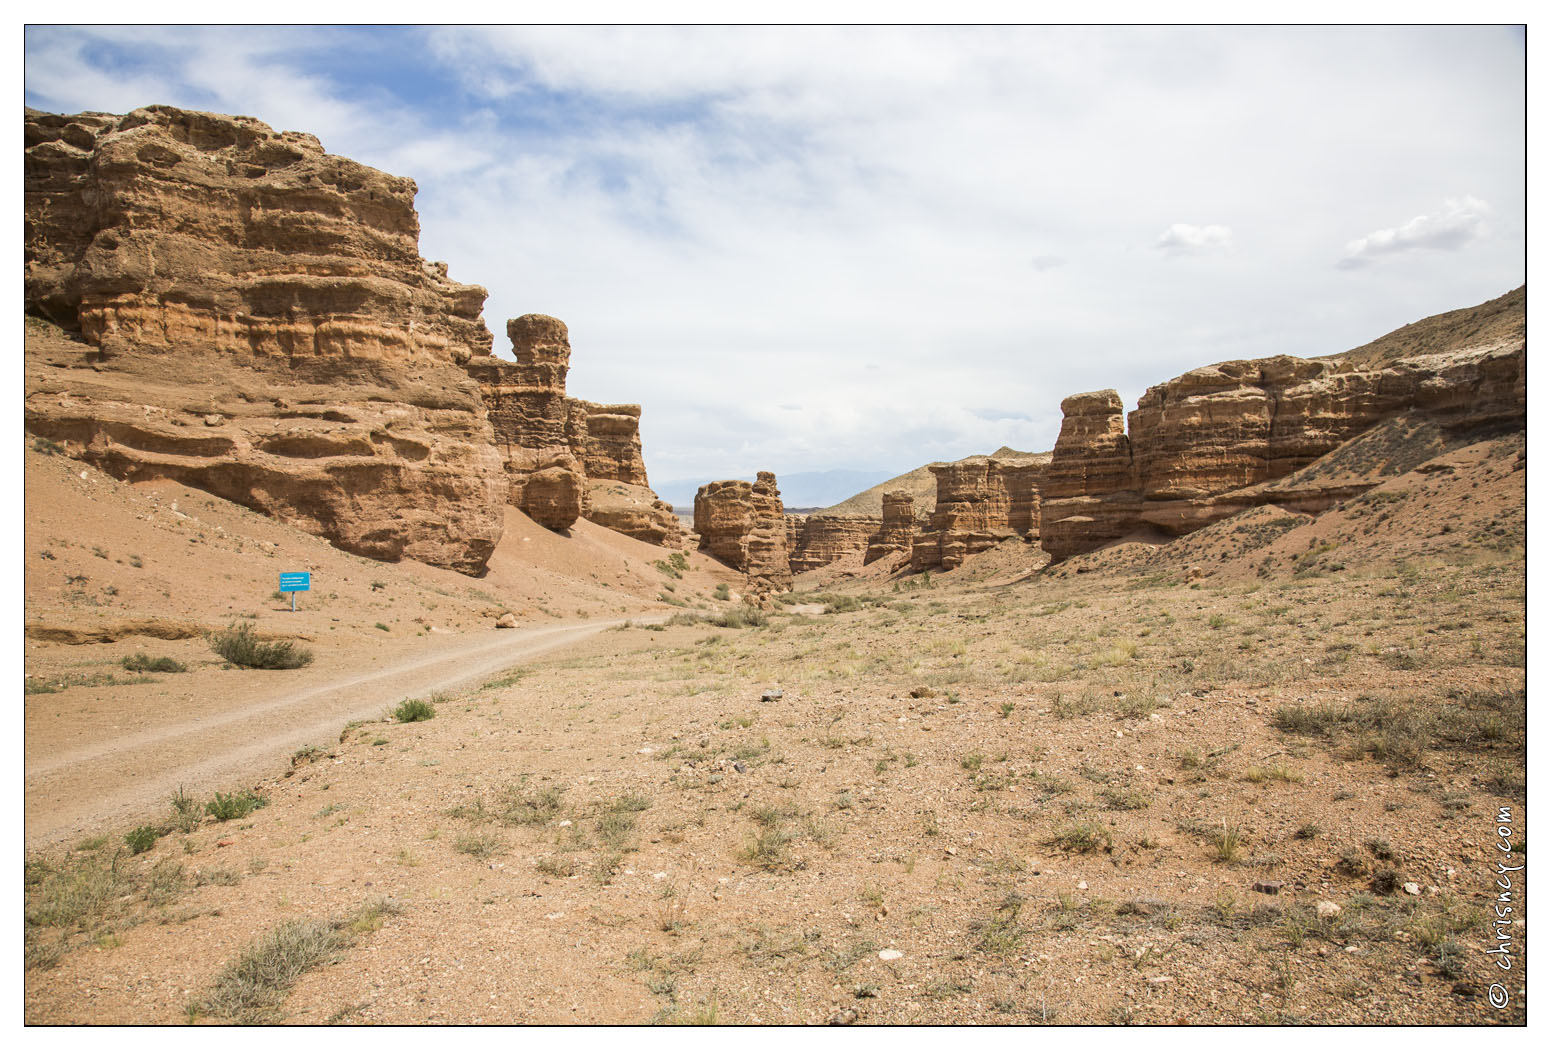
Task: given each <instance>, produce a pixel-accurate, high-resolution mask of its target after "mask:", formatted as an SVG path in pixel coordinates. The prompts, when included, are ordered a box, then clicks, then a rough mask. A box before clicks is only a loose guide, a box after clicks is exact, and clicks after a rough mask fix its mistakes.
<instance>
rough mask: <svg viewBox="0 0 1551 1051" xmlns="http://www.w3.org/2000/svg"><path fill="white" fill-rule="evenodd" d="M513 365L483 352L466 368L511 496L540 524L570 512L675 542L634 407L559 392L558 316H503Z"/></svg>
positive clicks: (571, 517)
mask: <svg viewBox="0 0 1551 1051" xmlns="http://www.w3.org/2000/svg"><path fill="white" fill-rule="evenodd" d="M506 333H507V336H508V337H509V338H510V339H511V341H512V353H513V355H514V356H515V357H516V359H517V360H516V361H515V362H511V361H504V360H502V359H500V358H496V357H492V356H489V355H485V356H481V357H476V358H472V359H470V360H469V362H468V363H467V365H466V368H467V369H468V372H469V375H470V376H472V377H474V379H475V380H477V381H478V383H479V388H480V391H481V392H482V394H483V396H484V399H485V404H486V405H487V406H488V407H489V411H490V422H491V425H492V426H493V427H494V428H495V440H496V442H497V443H498V444H499V446H500V448H501V453H502V457H503V459H504V461H505V464H506V471H507V474H508V475H509V477H510V481H511V503H512V505H513V506H515V507H519V508H521V509H522V510H523V512H524V513H526V514H527V515H528V516H529V517H530V518H532V519H533V520H534V521H536V522H538V523H539V524H541V525H543V526H546V527H547V528H550V529H556V530H560V529H568V528H570V527H571V525H572V524H573V523H575V521H576V520H577V519H578V518H581V517H586V518H587V519H589V520H590V521H594V522H597V523H598V524H599V525H602V526H605V527H607V528H609V529H614V530H617V531H618V532H621V533H625V534H627V535H629V536H633V537H635V538H636V539H638V540H644V541H646V542H648V543H653V544H665V545H669V546H678V545H679V544H680V543H681V542H682V538H683V527H682V526H681V525H680V524H679V520H678V518H677V517H675V516H674V514H673V509H672V508H671V507H669V506H668V505H667V504H666V503H664V502H663V501H661V500H658V499H657V495H656V494H655V493H653V492H652V491H651V489H650V488H648V486H647V481H646V464H645V462H644V461H643V460H642V459H641V431H640V424H641V407H640V406H639V405H597V404H594V403H593V402H590V401H583V400H581V399H580V398H572V397H568V396H567V395H566V390H565V386H566V374H567V372H568V370H569V368H570V361H571V339H570V332H569V330H568V329H567V328H566V326H565V323H564V322H563V321H561V320H560V319H559V318H552V317H548V316H546V315H544V314H524V315H523V316H522V317H519V318H513V319H512V320H510V321H508V322H507V323H506Z"/></svg>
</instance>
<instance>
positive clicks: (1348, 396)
mask: <svg viewBox="0 0 1551 1051" xmlns="http://www.w3.org/2000/svg"><path fill="white" fill-rule="evenodd" d="M1510 295H1512V294H1511V293H1510ZM1504 298H1505V299H1506V298H1507V297H1504ZM1494 302H1499V301H1494ZM1519 304H1520V307H1521V308H1522V295H1520V297H1519ZM1491 305H1492V304H1487V306H1491ZM1475 309H1477V310H1480V309H1483V308H1475ZM1456 313H1461V312H1456ZM1442 317H1445V318H1447V317H1449V315H1443V316H1442ZM1419 324H1421V323H1419ZM1409 328H1412V326H1408V329H1409ZM1471 331H1472V330H1466V331H1465V334H1464V335H1463V336H1462V337H1461V338H1460V342H1461V343H1462V344H1463V345H1456V346H1451V347H1446V348H1444V349H1443V350H1441V351H1440V352H1438V353H1432V354H1420V355H1416V356H1412V357H1406V358H1392V357H1391V358H1378V357H1373V356H1364V355H1362V354H1360V353H1358V352H1354V356H1353V357H1350V358H1348V357H1332V358H1317V359H1303V358H1294V357H1288V356H1280V357H1274V358H1265V359H1262V360H1258V361H1227V362H1222V363H1220V364H1217V365H1210V366H1207V367H1205V368H1199V369H1193V370H1192V371H1190V372H1187V373H1185V374H1184V375H1183V376H1179V377H1176V378H1175V379H1172V380H1170V381H1168V382H1167V383H1163V384H1159V385H1158V386H1156V387H1152V388H1150V389H1149V390H1148V391H1147V393H1145V394H1144V395H1142V397H1141V399H1140V400H1139V401H1138V402H1137V407H1136V409H1135V410H1134V411H1132V412H1131V414H1130V417H1129V427H1127V426H1126V420H1125V418H1124V417H1123V416H1122V414H1121V403H1120V397H1119V395H1117V394H1116V393H1115V392H1114V391H1101V392H1098V393H1096V394H1081V395H1076V396H1074V397H1071V398H1068V399H1066V401H1064V402H1062V404H1061V409H1062V412H1063V414H1064V418H1063V420H1062V424H1061V437H1060V439H1059V440H1058V441H1057V442H1056V448H1055V454H1054V458H1053V459H1052V461H1051V464H1050V468H1049V471H1048V472H1047V475H1046V479H1045V482H1044V485H1043V487H1042V488H1043V496H1044V501H1045V504H1044V525H1043V527H1042V533H1043V539H1042V543H1043V545H1044V547H1045V550H1047V551H1049V552H1050V554H1051V555H1052V556H1053V557H1056V558H1062V557H1066V556H1068V555H1073V554H1078V553H1080V552H1083V551H1089V550H1092V549H1093V548H1095V547H1098V546H1100V545H1102V544H1104V543H1106V542H1107V541H1110V540H1113V539H1116V538H1118V537H1121V536H1124V535H1126V534H1128V533H1131V532H1133V531H1135V530H1137V529H1142V528H1152V529H1156V530H1160V531H1162V532H1164V533H1167V534H1170V535H1180V534H1183V533H1188V532H1191V531H1192V530H1195V529H1199V528H1201V527H1202V526H1205V525H1209V524H1211V523H1212V522H1215V521H1218V520H1220V519H1222V518H1226V517H1227V516H1229V515H1232V514H1235V513H1237V512H1239V511H1242V510H1244V509H1245V508H1247V507H1253V506H1256V505H1259V504H1263V503H1269V502H1275V503H1279V504H1285V505H1287V506H1296V507H1298V508H1299V509H1300V510H1304V511H1318V510H1322V509H1323V508H1324V507H1328V506H1329V505H1330V504H1331V503H1333V502H1334V501H1336V500H1339V499H1345V498H1346V497H1348V496H1351V495H1353V493H1354V488H1353V485H1352V484H1351V480H1350V479H1346V480H1344V481H1343V484H1340V485H1336V486H1334V487H1327V488H1324V489H1322V488H1321V487H1320V485H1319V484H1318V482H1317V480H1313V481H1308V482H1305V483H1303V484H1301V485H1299V486H1290V485H1286V484H1284V485H1268V484H1267V483H1270V482H1273V481H1275V480H1277V479H1282V478H1285V477H1287V476H1289V475H1292V474H1293V473H1294V472H1296V471H1299V470H1300V469H1301V468H1303V467H1305V466H1307V465H1309V464H1311V463H1313V462H1314V461H1315V460H1317V459H1319V458H1320V457H1323V456H1325V455H1326V454H1327V453H1329V452H1331V451H1332V450H1334V449H1336V448H1337V447H1338V446H1340V445H1341V444H1342V443H1344V442H1346V441H1348V440H1350V439H1352V438H1354V437H1356V436H1358V435H1360V434H1362V433H1364V432H1365V431H1367V430H1369V429H1370V428H1372V427H1374V426H1376V425H1378V424H1380V423H1383V422H1384V421H1386V420H1391V419H1394V418H1396V417H1398V416H1400V415H1402V414H1406V413H1411V414H1420V415H1422V416H1425V417H1426V418H1428V419H1429V420H1432V421H1434V422H1435V423H1437V424H1438V425H1439V426H1442V427H1444V428H1447V429H1451V430H1456V431H1459V430H1468V429H1470V428H1474V427H1478V426H1485V425H1495V424H1512V423H1520V424H1522V421H1523V419H1524V415H1525V343H1524V339H1523V336H1522V331H1523V329H1522V325H1521V326H1520V327H1519V330H1518V331H1519V333H1520V334H1519V335H1518V336H1517V338H1514V337H1513V336H1512V335H1509V336H1507V337H1506V338H1497V337H1494V338H1492V339H1490V340H1489V341H1487V342H1486V343H1484V344H1483V343H1481V342H1479V341H1472V340H1471V339H1470V335H1471ZM1374 345H1377V344H1374ZM1361 349H1362V348H1360V350H1361ZM1361 488H1362V487H1361V486H1360V485H1359V486H1357V488H1356V491H1361Z"/></svg>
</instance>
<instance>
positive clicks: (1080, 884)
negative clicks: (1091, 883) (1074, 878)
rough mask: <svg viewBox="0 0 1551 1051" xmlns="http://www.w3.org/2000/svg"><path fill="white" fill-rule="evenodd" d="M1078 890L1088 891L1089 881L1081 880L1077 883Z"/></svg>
mask: <svg viewBox="0 0 1551 1051" xmlns="http://www.w3.org/2000/svg"><path fill="white" fill-rule="evenodd" d="M1077 889H1078V890H1087V889H1088V881H1087V880H1079V881H1078V882H1077Z"/></svg>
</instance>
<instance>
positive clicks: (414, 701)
mask: <svg viewBox="0 0 1551 1051" xmlns="http://www.w3.org/2000/svg"><path fill="white" fill-rule="evenodd" d="M435 716H436V705H434V704H432V703H431V702H430V701H427V700H423V699H421V698H419V697H406V698H405V699H404V700H402V701H400V702H399V703H398V705H397V706H396V707H395V708H394V709H393V718H394V721H396V722H401V723H423V722H425V721H426V720H427V719H432V718H435Z"/></svg>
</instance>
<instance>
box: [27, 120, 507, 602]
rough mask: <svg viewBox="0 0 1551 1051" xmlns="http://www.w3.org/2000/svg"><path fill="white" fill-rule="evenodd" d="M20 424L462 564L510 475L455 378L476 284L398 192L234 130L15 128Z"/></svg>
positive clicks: (384, 547)
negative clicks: (39, 325) (49, 324)
mask: <svg viewBox="0 0 1551 1051" xmlns="http://www.w3.org/2000/svg"><path fill="white" fill-rule="evenodd" d="M24 131H25V141H26V163H25V168H24V187H25V219H24V222H25V242H26V243H25V248H26V252H25V301H26V309H27V312H28V313H29V314H34V315H37V316H39V317H43V318H47V319H49V320H51V321H53V322H55V323H56V324H58V325H59V326H61V327H62V328H63V329H65V330H67V331H69V332H73V333H79V335H80V337H81V339H82V340H83V342H82V343H81V344H78V345H76V346H77V349H76V350H74V351H72V350H71V349H70V348H69V347H68V346H65V345H64V344H60V345H58V346H53V347H52V349H50V350H48V351H40V352H39V353H38V354H33V353H32V351H31V349H30V348H31V341H29V353H28V360H27V376H26V382H27V400H26V409H25V412H26V425H27V427H28V429H29V430H31V431H33V432H34V433H36V434H39V435H43V436H45V437H48V438H51V439H53V440H55V441H59V442H62V443H64V444H65V445H66V447H67V449H68V451H69V452H70V453H71V454H72V455H76V456H79V457H81V458H83V459H86V460H88V461H90V462H92V463H94V464H97V465H98V466H100V467H101V468H102V469H103V470H104V471H107V472H108V473H111V474H113V475H115V476H117V477H120V478H133V479H150V478H171V479H175V480H177V481H180V482H183V483H185V484H188V485H192V486H196V487H199V488H202V489H206V490H208V491H210V492H213V493H216V494H218V495H220V496H223V497H226V498H228V499H231V500H234V501H236V502H239V503H242V504H244V505H246V506H248V507H251V508H253V509H255V510H257V511H260V512H262V513H264V514H268V515H273V516H276V517H281V518H284V519H286V520H288V521H290V522H291V523H292V524H295V525H297V526H299V527H301V528H303V529H307V530H309V531H311V532H314V533H317V534H320V535H322V536H325V537H327V538H328V539H329V540H330V541H332V542H333V543H335V544H336V545H337V546H339V547H341V548H344V549H345V550H348V551H353V552H356V553H358V554H362V555H366V556H368V557H372V558H378V559H385V560H396V559H399V558H406V557H407V558H415V559H419V560H421V561H424V562H428V563H430V564H432V565H438V566H445V567H449V568H454V569H458V570H461V571H463V572H468V573H479V572H481V571H482V570H483V567H484V564H485V561H486V559H487V558H488V557H489V555H490V552H491V551H492V550H493V549H494V546H495V543H496V541H497V540H498V539H499V537H500V534H501V528H502V511H501V508H502V505H503V504H504V503H505V500H506V495H507V480H506V477H505V474H504V472H503V471H502V469H501V462H500V457H499V455H498V454H497V452H496V450H495V448H494V446H493V445H492V444H491V436H492V432H491V429H490V424H489V422H488V420H487V419H486V416H485V410H484V406H483V403H482V402H481V400H480V396H479V391H478V389H477V387H476V386H475V384H474V383H472V382H471V381H470V380H469V378H468V376H467V375H466V374H465V373H464V372H463V370H462V368H461V364H462V363H463V362H465V361H468V360H471V359H472V358H474V357H476V356H479V355H484V354H487V353H488V352H489V349H490V342H491V340H490V334H489V332H488V331H487V330H486V329H485V326H484V322H483V320H482V318H481V317H480V312H481V309H482V307H483V303H484V299H485V290H484V289H483V288H480V287H479V286H477V285H463V284H458V283H457V282H454V281H451V280H449V279H448V277H447V268H446V266H445V264H441V263H431V262H427V261H426V260H423V259H421V258H420V256H419V253H418V237H419V220H418V218H417V216H416V214H415V210H414V195H415V184H414V182H413V181H412V180H409V179H402V178H398V177H395V176H392V175H388V174H386V173H383V172H380V171H376V170H374V169H372V168H368V167H366V166H365V165H361V164H357V163H355V162H354V161H351V160H348V159H346V158H343V157H335V156H331V155H329V154H327V153H325V152H324V150H323V148H322V146H321V145H320V144H319V142H318V140H317V139H316V138H314V137H313V136H311V135H305V134H301V133H299V132H280V133H277V132H275V131H273V130H272V129H271V128H269V127H268V126H267V125H265V124H263V123H261V122H259V121H257V120H254V119H252V118H248V117H228V116H219V115H215V114H208V113H192V112H187V111H183V110H178V109H173V108H171V107H167V106H151V107H147V108H145V109H140V110H136V111H134V112H133V113H130V114H127V115H125V116H122V117H120V116H112V115H108V114H78V115H75V116H57V115H51V114H42V113H37V112H34V111H28V113H27V114H26V119H25V128H24Z"/></svg>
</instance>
